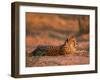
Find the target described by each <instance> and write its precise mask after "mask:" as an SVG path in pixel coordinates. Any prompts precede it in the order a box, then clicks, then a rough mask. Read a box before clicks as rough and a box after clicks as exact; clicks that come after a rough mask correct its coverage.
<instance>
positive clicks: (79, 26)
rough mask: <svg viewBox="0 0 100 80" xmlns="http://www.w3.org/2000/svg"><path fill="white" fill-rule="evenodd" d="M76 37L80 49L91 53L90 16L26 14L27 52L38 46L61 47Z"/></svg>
mask: <svg viewBox="0 0 100 80" xmlns="http://www.w3.org/2000/svg"><path fill="white" fill-rule="evenodd" d="M69 35H74V36H76V39H77V41H78V44H79V47H78V48H79V49H80V50H81V49H82V50H88V51H89V16H88V15H68V14H51V13H50V14H47V13H32V12H26V52H27V54H28V53H31V52H32V51H33V50H34V49H36V47H37V46H38V45H42V46H44V45H53V46H59V45H62V44H63V43H64V41H65V40H66V38H67V36H69Z"/></svg>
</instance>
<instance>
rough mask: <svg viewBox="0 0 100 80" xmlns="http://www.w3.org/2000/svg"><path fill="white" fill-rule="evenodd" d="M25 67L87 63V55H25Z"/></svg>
mask: <svg viewBox="0 0 100 80" xmlns="http://www.w3.org/2000/svg"><path fill="white" fill-rule="evenodd" d="M26 61H27V62H26V67H42V66H63V65H81V64H89V56H88V55H84V54H82V55H66V56H64V55H63V56H41V57H39V56H37V57H36V56H35V57H34V56H33V57H27V60H26Z"/></svg>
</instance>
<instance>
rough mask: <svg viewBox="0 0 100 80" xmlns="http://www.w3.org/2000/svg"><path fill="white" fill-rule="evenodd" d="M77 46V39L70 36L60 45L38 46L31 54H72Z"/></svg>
mask: <svg viewBox="0 0 100 80" xmlns="http://www.w3.org/2000/svg"><path fill="white" fill-rule="evenodd" d="M76 48H77V41H76V38H75V37H74V36H70V37H68V38H67V40H66V41H65V42H64V44H63V45H60V46H38V47H37V48H36V49H35V50H34V51H33V52H32V54H33V56H44V55H45V56H58V55H67V54H74V53H75V52H76Z"/></svg>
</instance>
